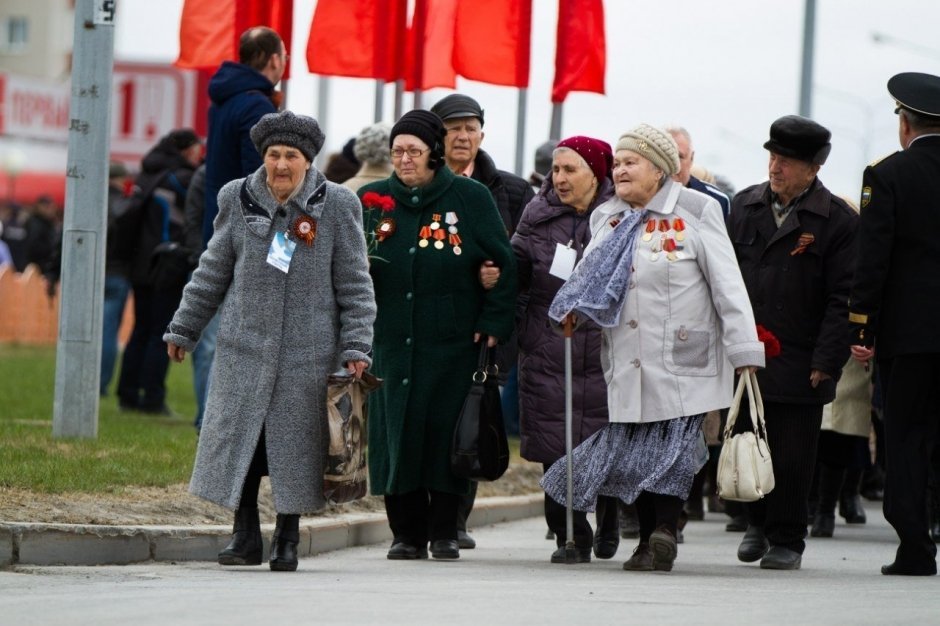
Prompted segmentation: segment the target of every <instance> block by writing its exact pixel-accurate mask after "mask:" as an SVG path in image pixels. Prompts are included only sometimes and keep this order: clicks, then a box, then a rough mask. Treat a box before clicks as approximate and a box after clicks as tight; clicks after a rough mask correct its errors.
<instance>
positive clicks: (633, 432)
mask: <svg viewBox="0 0 940 626" xmlns="http://www.w3.org/2000/svg"><path fill="white" fill-rule="evenodd" d="M703 419H704V415H693V416H690V417H680V418H677V419H671V420H664V421H661V422H651V423H643V424H633V423H630V424H624V423H612V424H608V425H607V427H606V428H602V429H601V430H599V431H597V432H596V433H594V434H593V435H591V437H590V438H588V439H586V440H584V441H583V442H582V443H581V445H579V446H578V447H576V448H575V449H574V450H573V451H572V453H571V456H572V467H573V469H572V482H573V499H574V503H573V505H574V509H575V510H578V511H593V510H594V507H595V504H596V503H597V496H599V495H600V496H611V497H614V498H619V499H621V500H623V501H624V502H626V503H628V504H629V503H632V502H634V501H635V500H636V498H637V496H639V495H640V493H641V492H643V491H650V492H652V493H660V494H664V495H670V496H677V497H679V498H682V499H683V500H684V499H686V498H687V497H688V496H689V490H691V488H692V479H693V478H694V477H695V474H696V473H698V471H699V469H701V467H702V464H703V463H702V456H701V448H702V446H703V441H704V440H703V439H702V420H703ZM565 459H566V457H564V456H563V457H561V458H560V459H558V460H557V461H555V463H554V464H552V466H551V467H550V468H549V469H548V471H547V472H545V476H543V477H542V480H541V483H540V484H541V485H542V488H543V489H544V490H545V493H546V494H548V495H549V496H550V497H551V498H552V499H553V500H555V501H556V502H560V503H562V504H564V502H565V499H566V493H567V470H566V461H565Z"/></svg>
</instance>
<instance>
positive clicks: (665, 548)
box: [650, 526, 679, 572]
mask: <svg viewBox="0 0 940 626" xmlns="http://www.w3.org/2000/svg"><path fill="white" fill-rule="evenodd" d="M676 543H677V542H676V538H675V537H674V536H673V534H672V532H671V531H670V530H669V529H668V528H666V527H665V526H659V527H657V528H656V530H654V531H653V534H652V535H650V550H651V551H652V552H653V569H655V570H657V571H660V572H670V571H672V564H673V563H674V562H675V560H676V555H678V554H679V548H678V547H677V546H676Z"/></svg>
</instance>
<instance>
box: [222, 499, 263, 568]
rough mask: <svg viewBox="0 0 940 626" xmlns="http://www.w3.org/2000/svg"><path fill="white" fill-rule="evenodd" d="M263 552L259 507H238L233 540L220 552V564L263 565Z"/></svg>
mask: <svg viewBox="0 0 940 626" xmlns="http://www.w3.org/2000/svg"><path fill="white" fill-rule="evenodd" d="M262 552H263V545H262V541H261V521H260V520H259V519H258V509H257V507H254V508H241V509H238V510H237V511H235V525H234V527H233V528H232V540H231V541H229V543H228V545H227V546H225V548H224V549H223V550H222V551H221V552H219V565H261V554H262Z"/></svg>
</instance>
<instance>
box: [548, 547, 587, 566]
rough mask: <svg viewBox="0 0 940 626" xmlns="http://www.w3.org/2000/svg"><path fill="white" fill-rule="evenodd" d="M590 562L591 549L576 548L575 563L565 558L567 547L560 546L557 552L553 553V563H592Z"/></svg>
mask: <svg viewBox="0 0 940 626" xmlns="http://www.w3.org/2000/svg"><path fill="white" fill-rule="evenodd" d="M590 562H591V548H579V547H575V549H574V560H573V561H568V560H567V559H566V558H565V546H559V547H558V549H557V550H555V551H554V552H552V563H590Z"/></svg>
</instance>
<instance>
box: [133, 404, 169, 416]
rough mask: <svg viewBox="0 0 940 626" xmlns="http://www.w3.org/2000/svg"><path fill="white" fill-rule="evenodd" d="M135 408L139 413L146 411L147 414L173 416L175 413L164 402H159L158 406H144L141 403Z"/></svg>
mask: <svg viewBox="0 0 940 626" xmlns="http://www.w3.org/2000/svg"><path fill="white" fill-rule="evenodd" d="M137 410H138V411H140V412H141V413H146V414H147V415H157V416H159V417H174V416H175V415H176V414H175V413H173V409H171V408H170V407H168V406H167V405H166V404H161V405H158V406H146V405H143V404H142V405H140V406H138V407H137Z"/></svg>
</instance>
